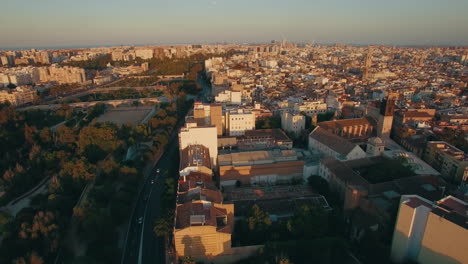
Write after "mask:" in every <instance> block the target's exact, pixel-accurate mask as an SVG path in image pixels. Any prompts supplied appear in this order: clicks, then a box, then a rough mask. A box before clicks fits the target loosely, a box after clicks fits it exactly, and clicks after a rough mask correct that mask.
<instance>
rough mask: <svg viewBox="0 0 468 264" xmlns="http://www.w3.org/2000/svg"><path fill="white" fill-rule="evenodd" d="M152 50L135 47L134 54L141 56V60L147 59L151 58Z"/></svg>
mask: <svg viewBox="0 0 468 264" xmlns="http://www.w3.org/2000/svg"><path fill="white" fill-rule="evenodd" d="M153 54H154V50H152V49H137V50H135V56H136V57H138V58H142V59H143V60H149V59H151V58H153Z"/></svg>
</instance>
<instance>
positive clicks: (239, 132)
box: [225, 109, 255, 136]
mask: <svg viewBox="0 0 468 264" xmlns="http://www.w3.org/2000/svg"><path fill="white" fill-rule="evenodd" d="M225 125H226V133H227V134H228V135H229V136H243V135H244V134H245V131H247V130H254V129H255V114H254V113H253V112H252V111H249V110H244V109H237V110H236V109H234V110H230V111H226V115H225Z"/></svg>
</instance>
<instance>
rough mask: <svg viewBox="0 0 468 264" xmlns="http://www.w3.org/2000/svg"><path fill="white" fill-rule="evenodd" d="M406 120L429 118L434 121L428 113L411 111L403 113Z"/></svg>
mask: <svg viewBox="0 0 468 264" xmlns="http://www.w3.org/2000/svg"><path fill="white" fill-rule="evenodd" d="M403 116H404V118H423V117H425V118H429V119H432V117H433V116H432V115H430V114H428V113H426V112H418V111H409V112H404V113H403Z"/></svg>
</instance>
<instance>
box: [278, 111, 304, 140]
mask: <svg viewBox="0 0 468 264" xmlns="http://www.w3.org/2000/svg"><path fill="white" fill-rule="evenodd" d="M305 122H306V118H305V116H303V115H300V114H293V113H289V112H283V114H282V115H281V128H282V129H283V130H284V131H287V132H292V133H295V134H296V135H298V134H299V133H301V131H302V130H304V129H305Z"/></svg>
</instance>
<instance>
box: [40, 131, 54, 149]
mask: <svg viewBox="0 0 468 264" xmlns="http://www.w3.org/2000/svg"><path fill="white" fill-rule="evenodd" d="M39 138H40V139H41V142H42V144H44V145H47V144H49V143H50V142H51V141H52V132H51V131H50V129H49V128H48V127H44V128H43V129H42V130H41V132H40V134H39Z"/></svg>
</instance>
